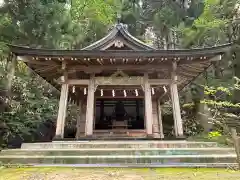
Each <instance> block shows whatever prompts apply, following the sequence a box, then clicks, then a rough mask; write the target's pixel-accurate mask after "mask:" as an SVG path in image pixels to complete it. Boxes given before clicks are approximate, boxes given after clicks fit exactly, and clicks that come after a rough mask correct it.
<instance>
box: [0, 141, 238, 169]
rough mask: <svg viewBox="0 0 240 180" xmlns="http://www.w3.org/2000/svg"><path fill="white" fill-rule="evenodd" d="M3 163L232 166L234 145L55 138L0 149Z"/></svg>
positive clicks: (234, 162)
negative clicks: (18, 147)
mask: <svg viewBox="0 0 240 180" xmlns="http://www.w3.org/2000/svg"><path fill="white" fill-rule="evenodd" d="M0 162H2V163H3V164H18V165H19V164H24V165H33V166H72V167H230V166H231V167H232V166H237V163H236V153H235V151H234V148H229V147H219V146H218V144H217V143H215V142H188V141H154V140H134V141H133V140H126V141H123V140H122V141H120V140H118V141H110V140H109V141H101V140H98V141H67V142H66V141H61V142H60V141H56V142H50V143H24V144H22V146H21V149H8V150H2V151H1V153H0Z"/></svg>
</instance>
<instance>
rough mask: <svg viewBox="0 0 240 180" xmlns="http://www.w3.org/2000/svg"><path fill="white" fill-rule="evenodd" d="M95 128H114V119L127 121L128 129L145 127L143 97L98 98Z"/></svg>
mask: <svg viewBox="0 0 240 180" xmlns="http://www.w3.org/2000/svg"><path fill="white" fill-rule="evenodd" d="M95 113H96V118H95V130H107V129H113V128H114V127H113V123H114V121H119V122H121V121H126V122H127V124H126V126H128V129H144V103H143V98H138V99H126V98H125V99H124V98H123V99H114V98H113V99H97V100H96V112H95Z"/></svg>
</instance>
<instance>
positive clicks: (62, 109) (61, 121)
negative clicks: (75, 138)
mask: <svg viewBox="0 0 240 180" xmlns="http://www.w3.org/2000/svg"><path fill="white" fill-rule="evenodd" d="M62 69H63V70H65V69H66V63H65V62H63V63H62ZM66 80H67V73H66V72H64V76H63V81H64V83H63V84H62V88H61V96H60V101H59V109H58V117H57V123H56V134H55V139H63V138H64V126H65V119H66V112H67V101H68V84H67V83H66Z"/></svg>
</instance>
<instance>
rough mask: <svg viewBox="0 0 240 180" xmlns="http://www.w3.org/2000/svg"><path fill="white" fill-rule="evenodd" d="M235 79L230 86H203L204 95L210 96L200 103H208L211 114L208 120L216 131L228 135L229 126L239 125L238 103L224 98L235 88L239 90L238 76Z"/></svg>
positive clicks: (239, 105) (239, 107)
mask: <svg viewBox="0 0 240 180" xmlns="http://www.w3.org/2000/svg"><path fill="white" fill-rule="evenodd" d="M235 80H236V83H235V84H234V85H232V87H215V88H214V87H205V90H204V92H205V95H206V97H209V96H210V98H211V99H204V100H203V101H201V103H203V104H207V105H208V107H209V110H210V112H211V113H212V114H213V117H212V118H210V119H209V120H210V121H211V122H212V123H213V124H214V125H215V128H216V129H217V130H218V131H220V132H222V133H224V134H225V135H229V127H236V128H239V127H240V126H239V125H240V121H239V118H238V112H239V109H240V103H234V102H231V100H228V101H227V100H226V96H231V95H232V94H233V93H232V92H233V91H235V90H236V89H237V90H239V89H238V83H239V78H237V77H235ZM224 95H226V96H224ZM232 109H233V110H234V111H232Z"/></svg>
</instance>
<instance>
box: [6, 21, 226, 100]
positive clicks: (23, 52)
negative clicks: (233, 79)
mask: <svg viewBox="0 0 240 180" xmlns="http://www.w3.org/2000/svg"><path fill="white" fill-rule="evenodd" d="M9 47H10V50H11V52H12V53H13V54H15V55H16V56H19V57H21V58H20V60H21V61H23V62H24V63H26V64H27V66H29V67H30V68H31V69H32V70H33V71H34V72H36V73H37V74H39V75H40V76H41V77H43V78H44V79H46V80H47V81H48V82H49V83H50V84H52V85H53V86H55V87H56V88H57V89H59V90H60V85H59V84H58V83H57V82H56V80H57V79H59V77H60V76H62V70H61V67H62V61H66V62H67V68H68V73H69V76H70V78H75V79H76V78H86V77H88V76H87V75H88V73H89V72H91V71H94V70H97V71H99V72H103V71H117V70H119V69H120V70H123V71H126V72H127V73H128V72H131V73H134V72H138V73H141V72H143V71H146V70H147V71H149V72H150V73H151V76H152V78H155V79H157V78H161V79H169V78H171V69H172V62H173V61H175V62H177V67H178V68H177V75H178V76H179V77H180V79H183V81H182V83H181V84H180V85H179V89H182V88H183V87H185V86H186V85H187V84H188V83H190V82H191V81H192V80H194V79H195V78H196V77H197V76H198V75H199V74H201V73H202V72H203V71H205V70H206V69H207V68H208V67H209V66H210V65H211V62H212V60H214V58H215V57H216V56H221V55H222V54H224V53H225V52H226V51H228V50H229V49H230V47H231V44H224V45H221V46H215V47H208V48H198V49H168V50H160V49H155V48H153V47H151V46H149V45H147V44H145V43H143V42H142V41H140V40H138V39H136V38H135V37H133V36H132V35H131V34H130V33H129V32H128V31H127V28H126V27H125V26H124V25H123V24H117V25H115V26H114V28H113V29H112V30H111V31H110V32H109V33H108V35H107V36H105V37H104V38H102V39H100V40H99V41H97V42H95V43H93V44H91V45H89V46H87V47H85V48H83V49H80V50H56V49H34V48H29V47H23V46H15V45H9ZM99 72H98V73H99ZM157 75H160V77H159V76H157ZM156 77H157V78H156ZM159 93H160V94H162V93H163V92H162V91H161V92H159ZM70 96H71V98H72V99H74V97H75V96H76V95H74V94H71V95H70ZM75 98H76V97H75Z"/></svg>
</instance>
